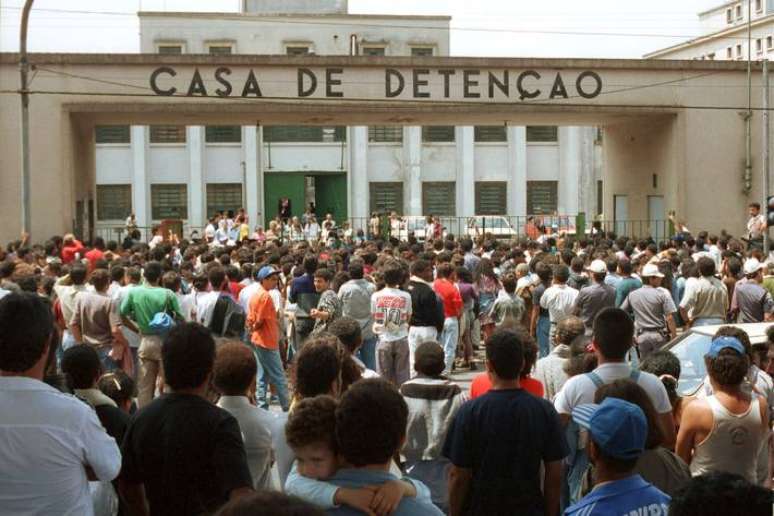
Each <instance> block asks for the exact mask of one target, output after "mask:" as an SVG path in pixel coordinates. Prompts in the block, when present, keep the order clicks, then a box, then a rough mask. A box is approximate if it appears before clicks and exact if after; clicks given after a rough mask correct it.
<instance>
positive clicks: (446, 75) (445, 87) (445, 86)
mask: <svg viewBox="0 0 774 516" xmlns="http://www.w3.org/2000/svg"><path fill="white" fill-rule="evenodd" d="M455 73H457V72H456V71H455V70H450V69H444V68H442V69H440V70H438V75H443V98H445V99H448V98H449V77H451V76H452V75H454V74H455Z"/></svg>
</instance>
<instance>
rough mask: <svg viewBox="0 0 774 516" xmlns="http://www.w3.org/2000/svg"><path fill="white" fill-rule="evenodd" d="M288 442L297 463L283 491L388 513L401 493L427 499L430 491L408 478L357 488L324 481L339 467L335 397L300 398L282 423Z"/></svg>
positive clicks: (310, 499) (330, 503)
mask: <svg viewBox="0 0 774 516" xmlns="http://www.w3.org/2000/svg"><path fill="white" fill-rule="evenodd" d="M285 435H286V438H287V442H288V445H289V446H290V448H291V449H292V450H293V453H294V454H295V456H296V463H295V464H294V466H293V469H292V470H291V472H290V475H289V476H288V479H287V481H286V483H285V491H286V492H287V493H288V494H290V495H294V496H298V497H299V498H301V499H303V500H306V501H307V502H311V503H313V504H315V505H317V506H320V507H322V508H323V509H332V508H334V507H336V506H338V505H348V506H350V507H353V508H355V509H358V510H361V511H363V512H366V513H376V514H391V513H392V512H393V511H394V510H395V509H396V508H397V507H398V504H399V503H400V500H401V499H402V498H403V497H404V496H411V497H421V498H423V499H425V500H427V501H428V502H429V500H430V491H429V490H428V489H427V487H425V486H424V485H423V484H422V483H420V482H416V481H413V480H411V479H408V478H407V479H405V480H392V481H388V482H385V483H384V484H382V485H381V486H379V487H378V488H377V487H364V488H359V489H354V488H347V487H339V486H336V485H333V484H331V483H328V482H325V480H326V479H328V478H330V477H332V476H333V475H334V474H335V473H336V471H337V470H338V469H339V467H340V463H339V457H338V453H337V452H338V449H337V444H336V401H335V400H334V399H333V398H332V397H330V396H315V397H314V398H305V399H302V400H301V401H299V402H298V403H297V404H296V405H295V406H294V408H293V411H292V412H291V413H290V416H289V417H288V422H287V424H286V425H285Z"/></svg>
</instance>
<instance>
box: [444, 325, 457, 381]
mask: <svg viewBox="0 0 774 516" xmlns="http://www.w3.org/2000/svg"><path fill="white" fill-rule="evenodd" d="M459 337H460V323H459V321H458V320H457V318H456V317H447V318H446V319H444V320H443V331H442V332H441V346H443V354H444V364H445V366H446V367H444V370H443V374H449V373H451V370H452V365H453V364H454V356H455V355H456V354H457V340H458V339H459Z"/></svg>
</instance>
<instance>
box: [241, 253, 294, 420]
mask: <svg viewBox="0 0 774 516" xmlns="http://www.w3.org/2000/svg"><path fill="white" fill-rule="evenodd" d="M278 276H279V271H278V270H277V269H275V268H274V267H272V266H270V265H265V266H263V267H261V269H260V270H259V271H258V274H257V275H256V279H257V280H258V282H259V283H260V284H261V288H260V289H259V290H258V291H257V292H256V293H255V294H253V295H252V297H251V298H250V302H249V304H248V313H247V330H248V332H249V333H250V342H251V343H252V344H253V350H254V353H255V357H256V358H257V359H258V362H259V363H260V364H261V367H262V368H263V377H262V378H261V381H260V383H259V384H258V405H259V406H260V407H261V408H265V409H268V407H269V404H268V402H267V401H266V395H267V391H268V384H272V385H274V386H275V387H276V388H277V396H278V397H279V401H280V405H281V406H282V410H283V411H285V412H287V411H288V409H289V408H290V399H289V397H288V384H287V380H286V379H285V371H284V370H283V368H282V358H281V357H280V353H279V321H278V320H277V309H276V308H275V306H274V301H273V300H272V298H271V294H270V291H271V290H272V289H273V288H275V287H276V286H277V280H278Z"/></svg>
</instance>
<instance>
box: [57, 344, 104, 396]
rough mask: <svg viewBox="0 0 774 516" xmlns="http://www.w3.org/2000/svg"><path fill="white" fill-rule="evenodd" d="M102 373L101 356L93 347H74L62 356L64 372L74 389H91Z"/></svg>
mask: <svg viewBox="0 0 774 516" xmlns="http://www.w3.org/2000/svg"><path fill="white" fill-rule="evenodd" d="M101 371H102V364H100V362H99V355H98V354H97V352H96V351H95V350H94V348H92V347H91V346H88V345H80V346H73V347H71V348H69V349H67V350H65V352H64V353H63V354H62V372H63V373H64V374H65V375H67V379H68V381H69V384H70V387H71V388H73V389H90V388H91V387H92V386H93V385H94V382H95V381H96V380H97V377H98V376H99V374H100V372H101Z"/></svg>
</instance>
